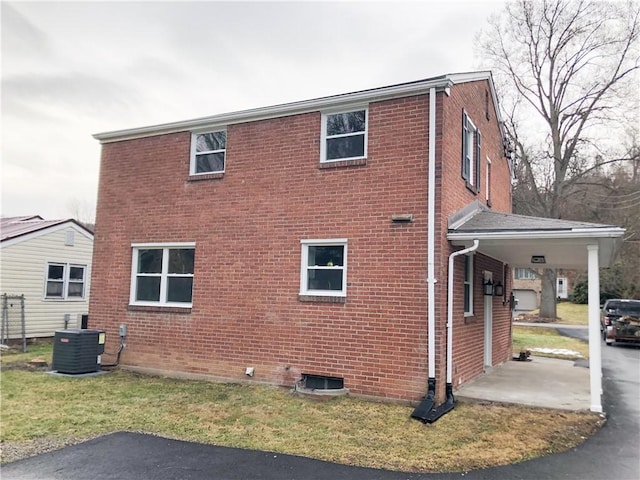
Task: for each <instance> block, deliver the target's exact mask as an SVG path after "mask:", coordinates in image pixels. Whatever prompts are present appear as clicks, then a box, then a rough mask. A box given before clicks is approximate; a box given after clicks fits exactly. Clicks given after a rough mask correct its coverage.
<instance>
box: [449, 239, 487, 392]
mask: <svg viewBox="0 0 640 480" xmlns="http://www.w3.org/2000/svg"><path fill="white" fill-rule="evenodd" d="M479 245H480V240H478V239H475V240H474V241H473V245H471V246H470V247H469V248H465V249H464V250H458V251H457V252H453V253H452V254H451V255H449V279H448V285H447V384H449V385H451V384H452V383H453V373H452V365H453V264H454V260H455V258H456V257H457V256H458V255H466V254H467V253H469V252H473V251H474V250H477V249H478V246H479Z"/></svg>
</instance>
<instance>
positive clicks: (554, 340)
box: [513, 325, 589, 360]
mask: <svg viewBox="0 0 640 480" xmlns="http://www.w3.org/2000/svg"><path fill="white" fill-rule="evenodd" d="M535 348H551V349H564V350H571V351H574V352H577V355H573V354H559V353H542V352H536V351H532V352H531V353H532V354H533V355H538V356H543V357H554V358H566V359H569V360H577V359H579V358H589V344H588V343H587V342H583V341H582V340H578V339H576V338H569V337H565V336H563V335H560V334H559V333H558V332H557V331H556V329H555V328H549V327H521V326H517V325H516V326H514V327H513V353H514V355H518V353H519V352H522V351H524V350H533V349H535Z"/></svg>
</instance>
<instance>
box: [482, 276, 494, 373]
mask: <svg viewBox="0 0 640 480" xmlns="http://www.w3.org/2000/svg"><path fill="white" fill-rule="evenodd" d="M482 279H483V281H484V282H487V281H492V282H493V272H487V271H484V272H482ZM483 365H484V367H485V370H486V369H487V368H491V367H492V366H493V295H484V360H483Z"/></svg>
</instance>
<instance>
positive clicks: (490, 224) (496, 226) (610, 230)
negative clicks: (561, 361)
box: [447, 201, 625, 412]
mask: <svg viewBox="0 0 640 480" xmlns="http://www.w3.org/2000/svg"><path fill="white" fill-rule="evenodd" d="M624 232H625V230H624V229H623V228H620V227H616V226H613V225H602V224H596V223H586V222H574V221H567V220H557V219H549V218H539V217H527V216H523V215H514V214H508V213H500V212H494V211H492V210H489V209H488V208H487V207H485V206H484V205H482V204H480V202H477V201H476V202H474V203H472V204H470V205H468V206H467V207H465V208H464V209H462V210H460V211H459V212H457V213H456V214H454V215H452V216H451V217H450V218H449V231H448V234H447V239H448V240H449V241H450V242H451V244H452V245H454V246H460V247H469V246H471V245H472V244H473V243H474V241H475V240H478V242H479V245H478V248H477V251H478V252H480V253H482V254H484V255H487V256H489V257H492V258H495V259H496V260H500V261H501V262H502V263H504V264H506V265H509V266H510V267H512V268H514V267H520V268H566V269H574V270H582V269H585V268H586V269H587V271H588V279H589V292H588V298H589V380H590V396H591V402H590V403H591V406H590V409H591V411H593V412H602V401H601V395H602V353H601V343H600V275H599V269H600V268H601V267H609V266H610V265H611V264H612V263H613V261H614V259H615V257H616V255H617V253H618V250H619V247H620V245H621V243H622V236H623V235H624Z"/></svg>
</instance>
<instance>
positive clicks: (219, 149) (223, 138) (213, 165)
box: [190, 130, 227, 175]
mask: <svg viewBox="0 0 640 480" xmlns="http://www.w3.org/2000/svg"><path fill="white" fill-rule="evenodd" d="M226 150H227V132H226V131H225V130H218V131H215V132H207V133H193V134H191V167H190V174H191V175H202V174H206V173H224V164H225V155H226Z"/></svg>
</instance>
